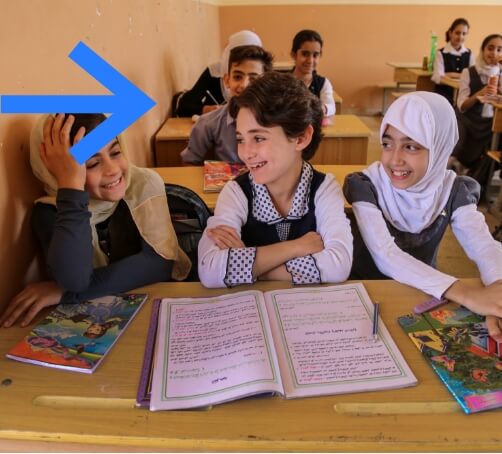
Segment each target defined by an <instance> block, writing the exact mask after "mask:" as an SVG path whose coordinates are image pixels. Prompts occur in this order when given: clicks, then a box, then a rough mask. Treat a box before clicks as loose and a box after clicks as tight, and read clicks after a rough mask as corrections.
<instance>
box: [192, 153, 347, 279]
mask: <svg viewBox="0 0 502 454" xmlns="http://www.w3.org/2000/svg"><path fill="white" fill-rule="evenodd" d="M343 210H344V200H343V196H342V193H341V188H340V186H339V184H338V183H337V182H336V180H335V178H334V176H333V175H331V174H327V175H324V174H322V173H320V172H317V171H315V170H314V169H313V168H312V166H311V165H310V164H308V163H307V162H304V164H303V168H302V173H301V177H300V182H299V184H298V187H297V190H296V192H295V196H294V200H293V203H292V206H291V209H290V211H289V213H288V215H287V216H286V217H283V216H282V215H281V214H279V213H278V211H277V209H276V208H275V206H274V204H273V202H272V199H271V197H270V194H269V193H268V190H267V188H266V186H265V185H260V184H256V183H255V182H254V181H253V179H252V176H251V174H249V173H246V174H244V175H242V176H240V177H238V178H237V179H236V180H233V181H231V182H229V183H227V184H226V185H225V186H224V188H223V190H222V192H221V193H220V196H219V197H218V201H217V204H216V208H215V215H214V216H212V217H211V218H209V220H208V224H207V228H208V229H209V228H214V227H216V226H218V225H228V226H230V227H233V228H234V229H235V230H236V231H237V232H238V233H239V235H240V237H241V239H242V241H243V242H244V244H245V245H246V247H245V248H231V249H222V250H220V249H219V248H218V247H217V246H216V245H215V244H214V242H213V241H212V240H211V239H210V238H209V236H208V235H207V233H206V232H204V234H203V236H202V238H201V241H200V242H199V277H200V279H201V282H202V283H203V284H204V285H205V286H206V287H225V286H227V287H232V286H235V285H239V284H246V283H252V282H254V278H253V276H252V269H253V264H254V261H255V258H256V249H257V247H260V246H265V245H268V244H274V243H277V242H279V241H287V240H293V239H296V238H299V237H301V236H303V235H304V234H306V233H307V232H310V231H316V232H318V233H320V234H321V236H322V239H323V242H324V250H323V251H321V252H318V253H316V254H312V255H308V256H305V257H298V258H295V259H292V260H289V261H288V262H286V263H285V266H286V269H287V271H288V272H289V273H290V274H291V281H292V282H293V283H295V284H319V283H324V282H340V281H344V280H345V279H346V278H347V276H348V273H349V271H350V267H351V263H352V235H351V232H350V225H349V222H348V220H347V218H346V216H345V214H344V211H343Z"/></svg>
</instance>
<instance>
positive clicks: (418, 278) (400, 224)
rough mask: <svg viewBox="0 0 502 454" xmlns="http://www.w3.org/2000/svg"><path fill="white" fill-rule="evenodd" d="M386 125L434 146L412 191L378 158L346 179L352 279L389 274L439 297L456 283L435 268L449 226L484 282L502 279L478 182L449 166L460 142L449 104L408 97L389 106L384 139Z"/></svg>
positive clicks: (500, 251)
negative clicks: (395, 182) (350, 217)
mask: <svg viewBox="0 0 502 454" xmlns="http://www.w3.org/2000/svg"><path fill="white" fill-rule="evenodd" d="M388 125H392V126H394V127H395V128H396V129H398V130H399V131H401V132H402V133H403V134H405V135H406V136H408V137H410V138H412V139H413V140H415V141H417V142H418V143H420V144H421V145H423V146H424V147H426V148H427V149H428V150H429V161H428V167H427V171H426V174H425V175H424V177H423V178H422V179H421V180H420V181H418V182H417V183H415V184H414V185H413V186H411V187H410V188H407V189H396V188H395V187H393V186H392V183H391V181H390V179H389V177H388V176H387V174H386V172H385V169H384V168H383V165H382V164H381V163H380V162H375V163H373V164H372V165H371V166H370V167H369V168H368V169H367V170H365V171H364V172H363V173H362V174H361V173H358V174H352V175H350V176H348V177H347V178H346V180H345V184H344V194H345V197H346V198H347V200H348V201H349V202H350V203H352V210H353V213H354V217H355V220H356V223H357V224H356V225H354V226H353V230H354V262H353V268H352V274H351V277H353V278H355V279H381V278H392V279H395V280H397V281H399V282H401V283H404V284H407V285H410V286H412V287H415V288H418V289H419V290H422V291H423V292H425V293H428V294H430V295H433V296H435V297H436V298H440V297H441V296H442V295H443V294H444V292H445V291H446V290H447V289H448V288H449V287H450V286H451V285H453V283H454V282H455V281H456V280H457V279H456V278H455V277H453V276H449V275H447V274H445V273H442V272H440V271H438V270H436V269H435V266H436V258H437V251H438V247H439V243H440V241H441V239H442V237H443V235H444V232H445V230H446V228H447V226H448V225H450V226H451V228H452V231H453V233H454V235H455V236H456V238H457V240H458V241H459V243H460V244H461V245H462V247H463V248H464V250H465V251H466V253H467V255H468V256H469V258H470V259H471V260H473V261H474V262H475V263H476V264H477V266H478V268H479V271H480V275H481V279H482V281H483V283H484V284H485V285H489V284H491V283H493V282H495V281H496V280H499V279H502V245H501V244H500V243H499V242H497V241H495V240H494V239H493V238H492V236H491V234H490V232H489V230H488V226H487V225H486V222H485V219H484V216H483V214H482V213H480V212H479V211H478V210H477V205H476V204H477V202H478V200H479V185H478V184H477V183H476V182H475V181H474V180H473V179H471V178H469V177H457V176H456V175H455V173H454V172H452V171H450V170H446V164H447V160H448V157H449V155H450V150H451V149H452V148H453V145H454V144H455V142H456V139H457V127H456V120H455V115H454V112H453V109H452V108H451V106H449V105H448V103H447V101H446V100H445V99H444V98H442V97H440V96H438V95H436V94H434V93H425V92H417V93H413V94H409V95H405V96H403V97H401V98H399V99H398V100H396V101H395V102H394V103H393V104H392V105H391V108H389V110H388V111H387V113H386V115H385V117H384V119H383V122H382V127H381V131H380V136H381V138H382V136H383V134H384V132H385V130H386V128H387V126H388ZM384 153H385V151H384Z"/></svg>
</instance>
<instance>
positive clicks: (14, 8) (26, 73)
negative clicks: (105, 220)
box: [0, 0, 220, 308]
mask: <svg viewBox="0 0 502 454" xmlns="http://www.w3.org/2000/svg"><path fill="white" fill-rule="evenodd" d="M79 41H84V42H85V43H86V44H87V45H89V46H90V47H91V48H92V49H93V50H94V51H96V52H97V53H98V54H100V55H101V56H102V57H103V58H104V59H105V60H107V61H108V62H109V63H110V64H112V65H113V66H115V68H117V69H118V70H119V71H121V72H122V73H123V74H124V75H125V76H126V77H128V78H129V79H130V80H131V81H132V82H134V83H135V84H137V85H138V87H140V88H141V89H142V90H144V91H145V92H146V93H147V94H149V95H150V96H151V97H152V98H153V99H155V100H156V101H157V103H158V104H157V106H156V107H155V108H154V109H152V110H151V111H150V112H149V113H147V114H146V115H145V116H144V117H142V118H141V119H140V120H139V121H138V122H137V123H136V124H135V125H134V126H133V127H131V128H130V129H129V130H128V132H127V133H126V137H127V140H128V143H129V149H130V151H131V160H132V161H133V162H134V163H136V164H139V165H148V164H151V163H152V159H151V158H152V146H151V144H152V137H153V135H154V134H155V132H156V130H157V129H158V128H159V125H161V123H162V122H163V121H164V119H165V118H166V116H167V111H168V109H169V105H170V100H171V95H172V94H173V92H174V91H177V90H179V89H182V88H185V87H190V86H191V85H192V83H193V82H194V80H195V79H196V77H198V75H199V74H200V73H201V71H202V70H203V69H204V67H205V66H207V64H208V63H210V62H212V61H215V60H217V59H218V57H219V54H220V42H219V17H218V8H217V7H216V6H211V5H207V4H204V3H201V2H199V1H191V0H19V1H14V2H13V1H10V0H0V61H1V62H2V63H1V71H0V93H2V94H59V93H61V94H65V93H72V94H102V93H106V90H105V89H104V88H103V87H101V86H100V85H99V83H97V82H96V81H95V80H94V79H93V78H91V77H90V76H89V75H88V74H86V73H85V72H84V71H83V70H82V69H81V68H80V67H78V66H77V65H76V64H74V63H73V62H72V61H71V60H70V59H69V58H68V54H69V53H70V51H71V50H72V49H73V47H74V46H75V45H76V44H77V43H78V42H79ZM34 119H35V116H27V115H0V219H1V225H0V270H1V278H0V308H1V306H3V305H4V304H6V303H7V301H9V299H10V298H11V297H12V296H13V295H14V294H15V293H16V292H18V291H19V290H20V289H21V288H22V286H23V285H24V283H25V282H27V281H30V280H33V279H35V278H38V277H39V270H38V267H37V263H36V261H35V259H34V257H35V253H34V251H35V245H34V242H33V240H32V235H31V231H30V226H29V213H30V208H31V206H32V202H33V200H34V198H35V197H36V196H37V195H39V194H40V193H41V192H40V187H39V185H38V184H37V182H36V181H35V179H34V178H33V176H32V174H31V169H30V167H29V163H28V144H29V132H30V127H31V125H32V123H33V121H34Z"/></svg>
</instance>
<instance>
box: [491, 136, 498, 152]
mask: <svg viewBox="0 0 502 454" xmlns="http://www.w3.org/2000/svg"><path fill="white" fill-rule="evenodd" d="M499 141H500V133H499V132H494V133H493V134H492V144H491V146H490V150H493V151H497V150H498V149H499Z"/></svg>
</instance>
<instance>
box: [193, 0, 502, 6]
mask: <svg viewBox="0 0 502 454" xmlns="http://www.w3.org/2000/svg"><path fill="white" fill-rule="evenodd" d="M197 1H199V2H201V3H208V4H211V5H215V6H254V5H260V6H265V5H270V6H272V5H274V6H276V5H309V6H314V5H399V6H421V5H430V6H444V5H457V6H458V5H464V6H488V5H490V6H497V5H498V6H502V0H478V1H475V0H474V1H473V0H312V1H307V0H197Z"/></svg>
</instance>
